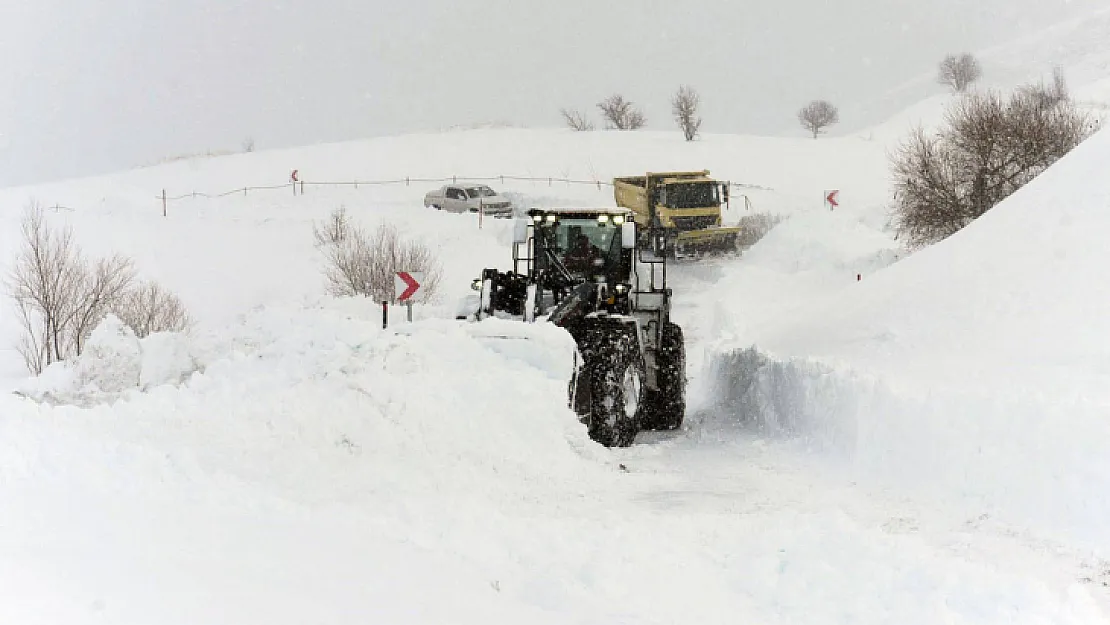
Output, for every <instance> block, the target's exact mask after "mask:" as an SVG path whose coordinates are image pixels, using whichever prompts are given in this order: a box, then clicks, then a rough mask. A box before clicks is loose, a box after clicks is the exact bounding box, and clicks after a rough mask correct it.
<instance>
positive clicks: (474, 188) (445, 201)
mask: <svg viewBox="0 0 1110 625" xmlns="http://www.w3.org/2000/svg"><path fill="white" fill-rule="evenodd" d="M424 206H425V207H429V206H430V207H432V208H435V209H438V210H445V211H450V212H452V213H466V212H471V213H477V212H478V209H479V208H481V210H482V213H483V214H484V215H490V216H492V217H512V216H513V203H512V202H511V201H509V199H508V198H506V197H504V196H502V195H498V193H497V192H496V191H494V190H493V189H491V188H489V187H488V186H486V185H484V184H471V185H467V184H445V185H443V186H442V187H440V188H438V189H436V190H435V191H429V192H428V193H427V194H426V195H424Z"/></svg>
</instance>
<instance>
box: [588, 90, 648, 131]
mask: <svg viewBox="0 0 1110 625" xmlns="http://www.w3.org/2000/svg"><path fill="white" fill-rule="evenodd" d="M597 108H599V109H600V110H601V115H602V117H603V118H604V119H605V122H606V128H609V129H617V130H637V129H639V128H642V127H643V126H644V123H645V120H644V114H643V113H642V112H640V110H639V109H637V108H636V107H635V106H634V105H633V104H632V102H630V101H628V100H625V99H624V96H622V95H620V94H614V95H611V96H609V97H608V98H605V99H604V100H602V101H601V102H598V103H597Z"/></svg>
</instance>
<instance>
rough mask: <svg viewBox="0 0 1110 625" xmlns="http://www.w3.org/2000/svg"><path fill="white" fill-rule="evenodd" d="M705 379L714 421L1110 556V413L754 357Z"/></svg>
mask: <svg viewBox="0 0 1110 625" xmlns="http://www.w3.org/2000/svg"><path fill="white" fill-rule="evenodd" d="M707 377H708V378H709V379H708V386H709V393H710V398H711V399H710V402H709V405H710V407H711V409H712V411H714V412H716V413H717V414H719V415H720V418H723V419H726V420H732V421H738V422H740V423H742V424H744V425H745V426H746V427H747V428H749V429H750V430H751V431H753V432H755V433H757V434H759V435H762V436H766V437H768V438H773V439H778V440H789V441H791V442H793V443H798V444H801V445H803V446H804V447H805V448H806V449H807V450H809V451H811V452H814V453H816V454H819V455H820V456H822V457H824V458H827V459H829V460H831V461H834V462H835V463H837V464H838V465H839V466H841V467H846V468H847V469H849V470H850V471H851V472H852V473H853V474H854V475H855V476H856V477H857V478H859V479H863V480H870V481H874V482H876V483H883V484H885V485H891V486H894V487H896V488H912V489H914V490H917V491H920V492H926V493H928V494H930V495H933V496H936V497H938V498H943V499H946V500H957V499H958V500H960V501H961V502H962V503H965V504H967V505H968V506H969V507H973V508H976V509H980V510H982V512H983V513H984V514H998V515H1000V516H1001V517H1002V518H1010V519H1014V520H1018V519H1020V520H1021V521H1022V522H1027V523H1035V524H1037V525H1039V526H1040V527H1041V528H1042V529H1045V530H1050V531H1055V532H1062V533H1066V534H1067V535H1068V537H1069V538H1070V539H1072V540H1081V541H1086V542H1089V543H1090V544H1092V545H1093V546H1095V547H1098V548H1110V536H1108V535H1107V533H1106V531H1105V528H1106V519H1107V518H1108V517H1110V499H1108V498H1107V497H1106V493H1107V492H1110V456H1108V455H1107V454H1106V453H1105V449H1106V445H1107V442H1108V441H1110V407H1107V406H1105V405H1100V404H1099V403H1097V402H1093V401H1089V400H1085V399H1084V398H1082V397H1079V396H1076V397H1072V398H1066V399H1065V398H1061V397H1059V396H1049V395H1044V394H1040V393H1038V391H1037V389H1035V388H1034V389H1025V390H1016V391H1014V392H1012V393H1010V394H1006V395H1003V394H998V393H991V392H981V393H973V392H969V391H968V390H967V389H959V390H952V391H948V390H937V389H935V388H934V389H925V390H922V389H911V388H900V387H896V386H894V385H892V384H890V383H887V382H885V381H884V380H882V379H880V378H878V377H875V376H872V375H864V374H862V373H859V372H854V371H851V370H849V369H843V368H839V367H836V366H832V365H829V364H827V363H822V362H819V361H815V360H806V359H798V358H778V357H776V356H774V355H773V354H769V353H767V352H764V351H761V350H760V349H759V348H758V347H755V346H752V347H747V348H739V349H735V350H731V351H722V352H719V353H717V354H716V355H714V356H713V357H712V358H711V359H710V361H709V363H708V376H707Z"/></svg>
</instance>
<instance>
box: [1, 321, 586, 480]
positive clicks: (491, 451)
mask: <svg viewBox="0 0 1110 625" xmlns="http://www.w3.org/2000/svg"><path fill="white" fill-rule="evenodd" d="M352 308H353V310H352ZM377 314H378V311H377V309H376V308H375V307H373V305H372V304H370V303H368V302H367V303H366V304H365V305H364V306H363V305H360V303H359V302H357V301H353V300H352V301H350V302H346V303H345V304H344V305H336V306H332V307H329V308H320V309H301V310H297V309H276V308H275V309H265V310H262V311H256V312H253V313H251V314H249V315H246V316H245V317H244V319H243V320H242V321H241V323H239V324H237V325H235V326H232V327H231V328H229V329H225V330H222V331H213V332H198V333H197V334H196V336H192V337H188V338H187V339H183V338H181V337H177V339H176V340H172V341H171V340H170V339H169V338H168V337H167V336H164V335H163V336H159V335H153V336H151V337H147V338H145V339H143V340H141V341H140V340H138V339H135V338H134V336H133V335H129V333H128V332H126V331H125V330H126V329H125V328H122V327H121V326H120V325H119V324H118V323H115V322H114V320H113V319H112V318H109V319H108V320H107V321H106V322H105V323H104V324H102V325H101V326H100V327H98V328H97V331H96V332H95V333H94V336H93V340H92V341H91V342H90V344H89V348H88V350H87V351H86V352H85V353H84V354H82V356H81V357H79V358H77V359H75V360H74V361H73V362H72V363H62V364H59V365H55V366H54V367H53V368H52V369H51V370H50V371H49V372H48V374H47V375H44V376H43V377H42V378H40V379H39V380H37V381H34V382H29V383H27V384H26V385H25V388H24V389H22V392H23V393H24V394H25V395H26V396H27V397H34V398H39V399H42V400H44V402H43V403H39V402H35V401H32V400H31V399H22V400H21V399H18V398H16V397H14V396H11V395H9V396H5V397H4V399H0V402H3V406H2V409H0V414H3V416H4V419H5V421H7V422H8V423H13V422H17V421H20V420H21V419H26V418H32V417H33V418H37V419H44V420H48V421H52V420H66V421H68V422H69V424H70V425H71V426H72V427H74V428H78V429H79V430H81V431H86V432H87V434H88V435H89V436H90V437H92V438H93V439H95V440H101V439H108V440H120V441H126V442H132V443H136V444H141V446H142V447H144V448H147V447H153V448H155V449H162V450H166V451H167V453H170V454H172V455H175V456H177V455H183V456H184V457H186V458H188V459H190V462H192V461H196V462H198V463H200V464H201V465H202V466H207V467H208V468H210V469H211V470H213V471H216V472H223V471H228V470H233V471H236V472H240V473H241V475H240V476H239V477H240V478H242V479H246V480H248V481H256V480H257V481H258V482H259V483H260V484H274V483H279V484H282V485H284V486H286V487H288V488H290V489H293V491H294V492H295V493H296V494H297V495H298V496H304V497H310V498H317V497H325V498H327V497H333V496H339V497H342V496H344V495H342V493H344V492H348V491H347V489H346V488H345V486H347V487H351V488H356V489H365V488H371V489H372V488H378V487H384V486H386V485H392V486H395V487H397V488H403V489H405V490H413V489H419V488H420V487H421V485H422V484H423V485H428V487H430V488H436V489H440V488H443V487H444V485H445V484H465V485H467V486H468V487H469V486H470V485H472V484H474V483H475V480H479V481H482V482H484V483H486V487H487V488H488V489H489V490H491V491H496V490H497V489H498V488H499V487H498V486H497V484H499V483H500V484H503V485H505V487H506V488H512V489H513V490H517V489H521V488H523V489H526V488H527V487H528V480H527V479H525V477H526V476H527V475H530V474H533V473H537V474H540V477H537V479H550V473H549V472H554V473H555V474H562V475H567V474H568V473H569V474H571V475H573V474H576V472H577V471H579V470H581V469H582V467H583V466H585V465H584V464H583V463H582V460H583V458H584V457H585V458H590V457H592V454H595V453H599V452H597V450H596V449H595V447H596V446H595V445H593V444H592V443H591V442H590V441H589V439H588V437H587V436H586V433H585V429H584V428H583V427H582V426H581V425H580V424H579V423H578V421H577V419H576V416H575V415H574V414H573V412H572V411H570V410H569V409H568V408H567V407H566V384H567V380H568V379H569V377H570V368H571V366H572V362H573V353H574V349H575V346H574V342H573V339H571V338H570V336H569V335H568V334H566V332H565V331H563V330H562V329H560V328H557V327H555V326H552V325H550V324H535V325H525V324H520V323H515V322H505V321H499V320H487V321H483V322H482V323H459V322H456V321H449V320H426V321H421V322H416V323H413V324H404V323H402V324H394V325H392V326H391V327H390V328H389V329H388V330H383V329H381V327H380V318H378V317H377ZM170 336H172V335H170ZM168 343H169V344H170V345H169V346H167V344H168ZM144 375H145V376H146V377H145V378H144ZM57 404H63V405H57ZM66 404H77V405H79V406H83V407H84V408H83V409H79V408H77V407H74V406H70V405H66ZM22 442H23V443H26V441H22ZM32 447H33V446H32ZM0 449H2V450H0V473H2V472H3V469H4V468H5V467H6V466H10V463H13V462H14V463H16V464H19V460H18V459H19V458H25V457H27V454H29V453H30V454H31V455H32V456H33V455H35V453H36V452H33V451H29V450H28V447H27V446H26V445H23V444H21V442H20V441H18V440H9V439H7V438H5V440H4V441H3V442H2V443H0ZM40 451H41V450H40ZM227 457H236V458H238V459H239V461H238V462H234V463H229V462H227V461H226V458H227ZM586 464H588V463H586ZM229 467H232V468H231V469H229ZM91 471H92V473H94V474H95V473H100V472H105V471H110V469H105V468H97V469H91ZM510 475H511V476H515V477H514V478H513V479H503V478H504V476H510ZM498 476H501V477H498ZM491 478H494V479H491ZM106 479H107V478H106ZM337 493H339V494H338V495H337ZM348 494H349V492H348Z"/></svg>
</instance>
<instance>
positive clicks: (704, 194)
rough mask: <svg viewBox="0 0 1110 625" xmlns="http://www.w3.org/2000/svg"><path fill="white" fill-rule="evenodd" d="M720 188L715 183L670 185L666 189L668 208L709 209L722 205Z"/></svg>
mask: <svg viewBox="0 0 1110 625" xmlns="http://www.w3.org/2000/svg"><path fill="white" fill-rule="evenodd" d="M720 203H721V202H720V195H719V190H718V186H717V184H716V183H713V182H685V183H676V184H669V185H667V188H666V200H665V202H664V206H666V207H667V208H708V207H711V206H718V205H719V204H720Z"/></svg>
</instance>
